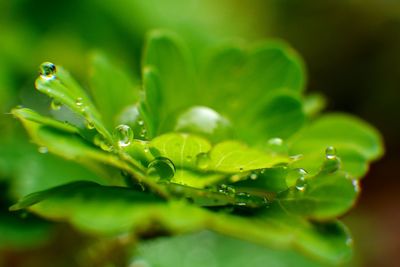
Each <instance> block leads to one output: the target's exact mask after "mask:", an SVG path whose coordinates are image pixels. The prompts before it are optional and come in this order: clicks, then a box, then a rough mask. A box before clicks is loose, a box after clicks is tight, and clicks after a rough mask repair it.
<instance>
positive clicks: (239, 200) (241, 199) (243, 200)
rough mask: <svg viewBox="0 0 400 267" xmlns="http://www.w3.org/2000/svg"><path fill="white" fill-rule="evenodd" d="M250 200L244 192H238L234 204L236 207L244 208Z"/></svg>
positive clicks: (248, 195)
mask: <svg viewBox="0 0 400 267" xmlns="http://www.w3.org/2000/svg"><path fill="white" fill-rule="evenodd" d="M249 199H250V194H248V193H245V192H239V193H237V194H236V195H235V202H236V203H235V204H236V205H238V206H246V205H247V202H248V201H249Z"/></svg>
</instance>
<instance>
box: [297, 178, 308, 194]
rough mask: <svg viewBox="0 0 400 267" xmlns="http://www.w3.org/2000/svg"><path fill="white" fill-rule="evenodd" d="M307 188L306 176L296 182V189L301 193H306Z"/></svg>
mask: <svg viewBox="0 0 400 267" xmlns="http://www.w3.org/2000/svg"><path fill="white" fill-rule="evenodd" d="M306 187H307V180H306V178H305V177H304V176H301V177H299V179H297V181H296V189H297V190H299V191H301V192H304V190H305V189H306Z"/></svg>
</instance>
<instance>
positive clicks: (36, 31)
mask: <svg viewBox="0 0 400 267" xmlns="http://www.w3.org/2000/svg"><path fill="white" fill-rule="evenodd" d="M154 28H167V29H171V30H173V31H176V32H178V33H179V34H181V35H182V36H183V37H184V39H185V40H186V41H187V42H188V43H189V44H190V46H191V48H192V49H193V50H195V51H196V55H197V56H198V59H201V58H202V57H203V56H204V55H205V53H206V51H207V47H209V46H213V45H216V44H218V43H224V42H226V41H228V40H236V41H240V42H253V41H257V40H262V39H265V38H281V39H284V40H286V41H288V42H289V43H290V44H291V45H292V46H293V47H294V48H295V49H296V50H298V51H299V53H300V54H301V55H302V56H303V57H304V59H305V62H306V64H307V69H308V86H307V90H308V92H312V91H318V92H321V93H323V94H324V95H326V96H327V99H328V109H329V110H338V111H345V112H349V113H352V114H356V115H358V116H360V117H361V118H363V119H365V120H367V121H368V122H370V123H372V124H373V125H375V126H376V127H377V128H378V129H380V131H381V132H382V133H383V135H384V138H385V142H386V149H387V152H386V156H385V157H384V158H383V159H382V160H381V161H379V162H377V163H375V164H373V165H372V168H371V170H370V172H369V174H368V176H367V178H366V179H365V180H363V183H362V189H363V193H362V195H361V198H360V200H359V203H358V205H357V206H356V208H355V209H354V210H353V211H351V213H350V214H348V215H347V216H346V217H345V218H344V220H345V222H346V223H347V224H348V225H349V226H350V228H351V230H352V232H353V234H354V237H355V250H356V255H355V259H354V265H359V266H396V262H400V255H399V253H398V252H399V251H400V229H399V227H398V225H400V209H399V206H398V203H400V194H398V192H399V191H398V189H399V185H400V181H399V180H398V175H399V174H398V173H397V170H398V166H399V165H400V153H399V151H400V138H399V137H400V123H399V118H398V117H399V114H400V112H399V111H398V110H399V105H398V103H399V101H400V51H399V48H400V1H397V0H363V1H362V0H324V1H318V0H303V1H290V0H271V1H263V0H248V1H240V0H231V1H228V0H220V1H211V0H203V1H196V0H170V1H162V0H146V1H140V0H113V1H110V0H103V1H93V0H88V1H77V0H70V1H58V2H56V1H33V0H13V1H7V0H0V111H1V113H2V114H5V115H1V117H0V139H1V141H0V209H1V210H2V211H3V212H2V213H0V216H1V217H0V221H2V222H3V224H4V225H3V227H2V226H0V237H2V240H3V241H4V240H7V234H9V231H10V229H8V230H7V227H6V226H5V225H7V224H5V223H4V222H5V221H7V220H10V221H11V223H10V224H14V223H21V224H23V223H22V222H21V221H20V220H17V219H16V218H11V217H7V216H6V215H5V212H4V211H6V210H7V207H8V206H9V205H10V204H11V203H12V202H13V201H14V200H15V199H16V198H17V197H20V196H21V195H24V194H25V193H26V192H30V190H32V188H36V187H37V185H35V184H32V180H29V176H31V175H43V169H44V166H45V165H46V166H47V167H48V166H49V164H50V165H51V166H53V169H56V168H58V167H60V166H62V165H63V163H62V162H61V163H60V161H58V160H57V159H55V158H53V157H51V156H48V155H39V153H38V152H37V149H36V148H35V147H34V146H31V145H29V144H28V141H27V138H26V136H25V134H24V132H23V131H22V130H21V129H20V127H19V126H18V123H17V122H15V121H14V120H13V119H12V118H11V116H9V115H7V114H6V113H7V112H8V111H9V110H10V109H11V108H12V107H14V106H15V105H18V104H23V105H25V106H28V107H32V108H35V109H36V110H39V111H42V112H43V113H46V112H49V111H48V104H49V102H48V101H49V100H47V99H46V98H45V97H42V96H40V95H39V94H38V93H37V92H35V90H34V89H33V82H34V80H35V78H36V76H37V68H38V66H39V64H40V63H41V62H43V61H51V62H54V63H56V64H60V65H63V66H64V67H66V69H69V70H70V71H71V72H72V74H73V75H74V76H75V77H76V78H77V79H78V80H79V81H81V82H82V83H83V84H84V82H85V75H87V63H88V59H87V58H88V53H89V52H90V51H93V50H102V51H104V52H106V53H107V54H108V55H109V56H110V57H111V58H112V59H113V60H114V61H115V62H118V63H119V64H120V65H122V66H125V67H127V68H128V69H129V70H130V72H131V73H139V65H140V57H141V52H142V44H143V40H144V38H145V36H146V32H147V31H148V30H150V29H154ZM36 154H38V155H37V158H36V159H35V160H31V158H30V157H29V156H30V155H36ZM10 162H12V163H10ZM21 165H23V166H24V169H22V170H21V168H18V166H21ZM60 168H61V167H60ZM64 168H68V166H66V167H65V166H64ZM54 172H55V171H53V172H52V171H50V174H47V175H48V176H49V177H48V178H47V179H48V183H51V177H50V176H51V175H52V174H54ZM58 172H62V169H58ZM82 172H83V171H82ZM82 172H80V171H79V170H77V173H79V174H81V173H82ZM61 176H62V175H61ZM27 177H28V178H27ZM65 179H66V181H67V179H68V178H67V177H65ZM19 216H26V214H19ZM29 223H30V225H36V224H37V227H33V230H32V229H31V228H29V229H28V227H27V225H22V226H21V228H20V229H25V230H26V231H25V232H24V231H23V230H20V231H19V234H20V242H17V243H15V240H14V241H13V242H14V243H13V244H10V243H8V244H5V243H4V242H3V243H0V266H54V265H52V264H50V265H46V264H49V262H50V263H51V262H52V260H56V259H58V258H60V257H63V258H70V259H71V262H66V263H65V264H66V265H65V266H74V259H73V258H74V257H75V256H72V255H75V252H76V251H79V246H76V244H77V243H76V240H79V238H81V237H80V236H79V235H78V234H76V236H74V235H71V230H70V229H68V227H67V226H65V229H63V230H62V231H55V233H57V234H56V235H57V236H56V237H52V236H51V235H50V236H46V235H45V234H43V233H49V231H48V229H47V228H48V227H50V226H48V225H46V224H43V223H42V222H40V220H39V219H37V218H31V217H30V218H29ZM0 224H1V223H0ZM10 224H8V225H10ZM24 227H25V228H24ZM7 231H8V232H7ZM50 233H51V231H50ZM27 236H31V237H32V236H33V237H36V242H35V244H34V245H32V246H30V245H29V244H26V242H25V241H26V240H27V238H26V237H27ZM57 240H63V243H62V244H59V243H58V242H57ZM82 242H83V241H82ZM38 244H40V245H38ZM71 246H73V249H71ZM82 246H83V245H82ZM49 248H51V249H49ZM44 251H47V254H49V253H48V251H51V253H50V254H51V255H47V254H46V256H43V255H44V254H43V253H44ZM44 258H45V259H46V262H47V263H44V260H43V259H44Z"/></svg>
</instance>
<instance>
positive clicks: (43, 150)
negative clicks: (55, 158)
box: [38, 146, 49, 154]
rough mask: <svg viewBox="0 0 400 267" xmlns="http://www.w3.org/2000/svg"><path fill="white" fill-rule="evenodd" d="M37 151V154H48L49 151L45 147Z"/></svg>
mask: <svg viewBox="0 0 400 267" xmlns="http://www.w3.org/2000/svg"><path fill="white" fill-rule="evenodd" d="M38 151H39V153H41V154H46V153H47V152H49V150H48V149H47V147H45V146H40V147H39V148H38Z"/></svg>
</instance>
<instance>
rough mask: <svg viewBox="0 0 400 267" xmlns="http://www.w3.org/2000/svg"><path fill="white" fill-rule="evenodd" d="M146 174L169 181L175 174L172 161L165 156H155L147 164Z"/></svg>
mask: <svg viewBox="0 0 400 267" xmlns="http://www.w3.org/2000/svg"><path fill="white" fill-rule="evenodd" d="M147 168H148V169H147V175H148V176H150V177H155V178H158V179H159V180H160V181H170V180H171V179H172V177H174V175H175V165H174V163H173V162H172V161H171V160H170V159H168V158H165V157H156V158H155V159H154V160H152V161H151V162H150V163H149V165H148V166H147Z"/></svg>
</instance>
